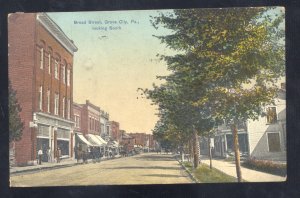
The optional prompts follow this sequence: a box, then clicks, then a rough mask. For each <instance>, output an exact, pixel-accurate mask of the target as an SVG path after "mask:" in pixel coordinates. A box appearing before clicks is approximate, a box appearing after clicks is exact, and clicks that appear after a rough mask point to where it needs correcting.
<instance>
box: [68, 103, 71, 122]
mask: <svg viewBox="0 0 300 198" xmlns="http://www.w3.org/2000/svg"><path fill="white" fill-rule="evenodd" d="M70 118H71V101H70V99H68V119H70Z"/></svg>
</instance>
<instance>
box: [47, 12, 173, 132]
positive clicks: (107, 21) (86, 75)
mask: <svg viewBox="0 0 300 198" xmlns="http://www.w3.org/2000/svg"><path fill="white" fill-rule="evenodd" d="M166 11H167V10H166ZM169 11H170V10H169ZM47 14H48V15H49V16H50V17H51V18H52V19H53V20H54V21H55V23H56V24H57V25H58V26H60V28H61V29H62V30H63V32H64V33H65V34H66V35H67V36H68V37H69V38H70V39H71V40H73V41H74V43H75V45H76V46H77V48H78V51H77V52H75V53H74V63H73V67H74V72H73V83H74V84H73V98H74V102H76V103H85V101H86V100H90V102H92V103H93V104H95V105H97V106H99V107H100V108H101V109H102V110H104V111H106V112H108V113H109V114H110V120H114V121H117V122H119V123H120V129H123V130H125V131H127V132H129V133H130V132H146V133H152V132H151V130H152V129H153V128H154V126H155V123H156V121H157V120H158V117H157V116H156V115H155V114H156V113H157V110H156V109H157V107H156V106H154V105H151V101H150V100H148V99H145V98H141V97H140V92H138V91H137V89H138V88H151V87H152V84H153V83H155V84H160V83H161V82H160V81H159V80H157V79H156V76H157V75H167V74H168V73H169V72H168V71H167V67H166V64H165V62H163V61H159V60H158V57H157V56H156V55H157V54H158V53H159V54H171V53H172V52H171V51H170V50H169V49H168V48H166V47H165V46H164V45H163V44H161V43H160V40H159V39H157V38H155V37H153V36H152V35H164V34H168V33H170V32H169V31H168V30H166V29H161V30H156V29H155V28H154V27H153V26H152V25H151V23H150V16H155V15H158V11H149V10H148V11H145V10H144V11H110V12H77V13H76V12H73V13H71V12H69V13H66V12H64V13H47ZM89 21H93V22H94V24H89ZM84 23H85V24H84ZM100 23H102V24H100ZM110 27H113V28H110ZM105 28H106V29H105Z"/></svg>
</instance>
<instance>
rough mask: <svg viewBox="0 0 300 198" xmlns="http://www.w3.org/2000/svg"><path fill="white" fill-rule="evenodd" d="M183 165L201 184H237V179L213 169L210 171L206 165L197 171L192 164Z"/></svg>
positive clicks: (202, 165)
mask: <svg viewBox="0 0 300 198" xmlns="http://www.w3.org/2000/svg"><path fill="white" fill-rule="evenodd" d="M183 165H184V166H185V167H186V168H187V169H188V170H189V171H190V172H192V174H193V175H194V176H195V177H196V178H197V179H198V180H199V181H200V182H201V183H226V182H237V179H236V178H234V177H232V176H229V175H226V174H225V173H223V172H221V171H219V170H217V169H215V168H213V169H210V168H209V166H208V165H206V164H203V163H202V164H200V165H199V166H198V168H197V169H196V170H195V169H193V167H192V164H191V163H189V162H184V163H183Z"/></svg>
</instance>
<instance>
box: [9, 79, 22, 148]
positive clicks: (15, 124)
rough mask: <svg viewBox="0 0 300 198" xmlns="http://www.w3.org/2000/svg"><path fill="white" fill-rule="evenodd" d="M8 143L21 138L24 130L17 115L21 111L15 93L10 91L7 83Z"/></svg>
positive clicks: (10, 87)
mask: <svg viewBox="0 0 300 198" xmlns="http://www.w3.org/2000/svg"><path fill="white" fill-rule="evenodd" d="M8 91H9V98H8V102H9V104H8V105H9V106H8V111H9V142H12V141H18V140H20V139H21V137H22V131H23V129H24V123H23V122H22V121H21V118H20V115H19V113H20V112H21V111H22V109H21V107H20V105H19V104H18V100H17V96H16V92H15V91H14V90H13V89H12V86H11V83H10V81H9V88H8Z"/></svg>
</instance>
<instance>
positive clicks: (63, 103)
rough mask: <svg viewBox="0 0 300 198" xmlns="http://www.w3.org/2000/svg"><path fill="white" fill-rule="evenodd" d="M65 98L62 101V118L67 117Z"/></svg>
mask: <svg viewBox="0 0 300 198" xmlns="http://www.w3.org/2000/svg"><path fill="white" fill-rule="evenodd" d="M65 102H66V101H65V97H63V99H62V117H63V118H64V117H65Z"/></svg>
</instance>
